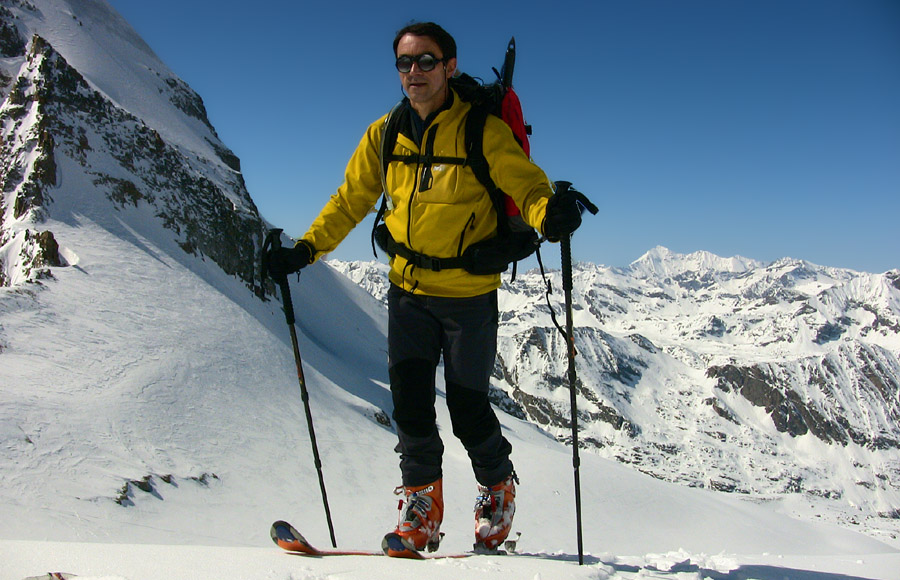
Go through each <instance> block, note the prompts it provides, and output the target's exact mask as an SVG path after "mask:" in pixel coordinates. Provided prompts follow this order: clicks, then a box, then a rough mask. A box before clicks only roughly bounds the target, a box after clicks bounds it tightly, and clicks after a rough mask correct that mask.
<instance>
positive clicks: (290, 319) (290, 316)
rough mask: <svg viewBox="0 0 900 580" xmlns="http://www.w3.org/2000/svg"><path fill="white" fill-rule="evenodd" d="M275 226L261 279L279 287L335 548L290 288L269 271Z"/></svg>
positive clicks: (276, 244) (276, 243) (277, 245)
mask: <svg viewBox="0 0 900 580" xmlns="http://www.w3.org/2000/svg"><path fill="white" fill-rule="evenodd" d="M282 231H283V230H281V229H278V228H275V229H271V230H269V234H268V235H267V236H266V241H265V242H264V243H263V248H262V260H261V262H262V272H261V273H262V279H263V281H265V279H266V278H268V277H271V278H272V280H273V281H274V282H275V283H277V284H278V287H279V288H280V289H281V300H282V302H283V304H284V318H285V320H286V321H287V324H288V328H289V329H290V331H291V345H292V346H293V347H294V362H296V363H297V379H298V380H299V381H300V398H301V399H302V400H303V407H304V409H305V410H306V425H307V427H308V428H309V442H310V443H311V444H312V452H313V459H314V461H315V464H316V472H317V473H318V474H319V488H320V489H321V490H322V503H323V504H324V505H325V517H326V518H327V519H328V532H329V533H330V534H331V545H332V547H334V548H337V541H336V540H335V539H334V524H333V523H332V521H331V509H329V507H328V494H327V493H326V492H325V477H324V476H323V474H322V460H321V459H320V458H319V446H318V445H317V444H316V430H315V428H314V427H313V418H312V411H311V410H310V408H309V391H308V390H307V389H306V379H305V378H304V376H303V361H301V360H300V347H299V346H298V344H297V329H296V328H294V322H295V321H296V319H295V318H294V302H293V300H291V288H290V286H289V285H288V279H287V275H281V276H277V277H276V276H272V275H271V273H270V272H269V252H270V251H274V250H280V249H281V232H282Z"/></svg>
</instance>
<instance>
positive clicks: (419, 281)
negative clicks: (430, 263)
mask: <svg viewBox="0 0 900 580" xmlns="http://www.w3.org/2000/svg"><path fill="white" fill-rule="evenodd" d="M470 108H471V105H470V104H469V103H467V102H465V101H463V100H462V99H460V98H459V97H458V96H456V95H455V94H454V96H453V102H452V104H451V106H450V107H449V108H447V109H444V110H442V111H440V112H439V113H438V114H437V116H436V117H435V118H434V120H432V122H431V124H430V125H428V127H427V128H426V129H425V136H423V138H422V142H423V144H424V143H425V142H426V141H428V140H430V133H431V132H432V131H434V132H435V133H434V141H433V154H434V155H435V156H441V157H463V158H464V157H465V156H466V154H465V119H466V115H467V114H468V112H469V109H470ZM386 118H387V115H385V116H384V117H382V118H380V119H379V120H377V121H375V122H374V123H372V124H371V125H370V126H369V128H368V130H367V131H366V134H365V135H364V136H363V138H362V140H361V141H360V143H359V145H358V146H357V148H356V151H355V152H354V153H353V156H352V157H351V158H350V161H349V163H348V164H347V170H346V173H345V178H344V183H343V184H342V185H341V186H340V187H339V188H338V190H337V192H336V193H335V194H334V195H333V196H331V199H330V200H329V201H328V203H327V204H326V205H325V207H324V208H322V211H321V212H320V213H319V216H318V217H317V218H316V219H315V220H314V221H313V223H312V225H311V226H310V228H309V231H307V232H306V234H305V235H304V236H303V238H302V240H303V241H305V242H307V243H309V244H310V245H311V246H312V247H313V248H314V249H315V253H314V256H313V258H314V259H318V258H319V257H321V256H322V255H324V254H327V253H328V252H331V251H333V250H334V249H335V248H336V247H337V246H338V244H339V243H340V242H341V241H342V240H343V239H344V238H345V237H346V236H347V234H349V233H350V230H351V229H353V227H355V226H356V225H357V224H358V223H359V222H361V221H362V220H363V219H364V218H365V217H366V215H367V214H368V213H370V212H371V211H372V210H373V208H374V207H375V204H376V203H377V202H378V200H379V198H380V196H381V193H382V189H383V188H382V181H381V162H380V160H379V154H380V151H381V137H382V132H383V131H382V129H383V127H384V124H385V120H386ZM483 142H484V155H485V158H486V159H487V161H488V166H489V167H490V173H491V178H492V179H493V180H494V182H495V183H496V184H497V186H498V187H499V188H500V189H502V190H503V191H504V192H506V193H507V194H508V195H509V196H510V197H512V198H513V200H514V201H515V202H516V205H517V206H518V207H519V208H520V210H521V212H522V217H523V218H524V219H525V221H526V222H527V223H528V224H529V225H531V226H532V227H534V228H535V229H538V230H540V228H541V225H542V223H543V219H544V214H545V211H546V206H547V200H548V199H549V198H550V196H551V195H552V194H553V189H552V186H551V185H550V181H549V180H548V179H547V176H546V175H545V174H544V172H543V171H542V170H541V169H540V168H539V167H538V166H537V165H535V164H534V163H532V162H531V160H530V159H528V157H527V156H526V155H525V152H524V151H523V150H522V148H521V147H520V146H519V144H518V143H517V142H516V140H515V138H514V137H513V134H512V131H511V130H510V128H509V127H508V126H507V125H506V123H504V122H503V121H502V120H501V119H499V118H497V117H494V116H493V115H488V118H487V122H486V124H485V129H484V141H483ZM419 152H420V151H419V147H418V146H416V144H415V143H414V142H413V141H412V140H411V139H409V138H408V137H406V136H405V135H403V134H402V133H401V134H400V135H398V137H397V144H396V146H395V148H394V153H395V154H397V155H408V154H418V153H419ZM430 173H431V175H432V176H433V177H432V179H431V180H430V181H431V183H430V187H428V185H429V184H425V185H423V183H422V181H423V174H425V168H424V167H422V166H421V165H420V166H418V167H417V166H415V165H411V164H406V163H401V162H392V163H391V164H390V166H389V168H388V171H387V175H386V184H387V189H388V192H389V193H390V202H391V203H390V204H389V209H388V211H387V212H386V213H385V217H384V222H385V224H386V225H387V227H388V230H389V231H390V232H391V235H392V236H393V238H394V240H396V241H397V242H399V243H401V244H403V245H404V246H406V247H407V248H409V249H411V250H413V251H415V252H418V253H421V254H426V255H428V256H433V257H437V258H450V257H455V256H459V255H461V254H462V252H463V251H465V249H466V248H467V247H469V245H471V244H473V243H475V242H479V241H482V240H484V239H487V238H490V237H493V236H494V235H495V234H496V230H497V217H496V214H495V213H494V207H493V205H492V203H491V199H490V195H489V194H488V193H487V190H485V188H484V186H482V185H481V183H480V182H479V181H478V179H477V178H476V177H475V174H474V173H473V172H472V170H471V169H470V168H468V167H464V166H462V165H456V164H446V165H433V166H431V172H430ZM389 277H390V280H391V282H392V283H394V284H396V285H398V286H400V287H402V288H403V289H405V290H407V291H409V292H413V293H416V294H425V295H430V296H448V297H466V296H478V295H480V294H484V293H486V292H490V291H491V290H494V289H495V288H497V287H499V286H500V275H499V274H490V275H474V274H470V273H468V272H466V271H465V270H463V269H461V268H453V269H444V270H441V271H439V272H435V271H433V270H428V269H425V268H417V267H415V266H414V265H412V264H408V263H407V261H406V260H405V259H404V258H402V257H400V256H396V257H394V258H392V259H391V271H390V275H389Z"/></svg>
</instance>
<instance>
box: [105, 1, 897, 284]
mask: <svg viewBox="0 0 900 580" xmlns="http://www.w3.org/2000/svg"><path fill="white" fill-rule="evenodd" d="M110 3H111V4H112V5H113V6H114V7H115V8H116V9H117V10H118V11H119V12H120V13H121V14H122V15H123V16H124V17H125V18H126V19H127V20H128V21H129V22H130V23H131V25H132V26H133V27H134V28H135V29H136V30H137V31H138V33H139V34H140V35H141V36H142V37H143V38H144V39H145V40H146V41H147V43H148V44H149V45H150V46H151V47H152V48H153V50H154V51H155V52H156V53H157V54H158V55H159V56H160V58H161V59H162V60H163V61H164V62H165V63H166V64H167V65H168V66H169V67H170V68H172V70H174V71H175V73H176V74H178V75H179V76H180V77H181V78H183V79H184V80H185V81H187V82H188V84H190V85H191V86H192V87H193V88H194V89H195V90H196V91H197V92H198V93H199V94H200V96H201V97H202V98H203V100H204V102H205V104H206V107H207V110H208V113H209V117H210V120H211V122H212V124H213V125H214V126H215V127H216V129H217V131H218V133H219V136H220V137H221V138H222V139H223V141H224V142H225V143H226V144H227V145H228V146H229V147H231V149H233V150H234V152H235V153H236V154H237V155H238V156H239V157H240V158H241V160H242V164H243V165H242V167H243V170H244V175H245V179H246V181H247V185H248V188H249V190H250V194H251V195H252V197H253V199H254V201H255V202H256V204H257V205H258V207H259V209H260V212H261V213H262V214H263V216H264V217H265V218H266V219H268V220H269V221H271V222H272V223H274V224H275V225H276V226H278V227H282V228H284V229H285V231H286V232H288V233H290V234H292V235H301V234H302V233H303V232H305V231H306V228H307V227H308V226H309V224H310V222H311V221H312V220H313V218H314V217H315V216H316V214H317V213H318V211H319V209H320V208H321V206H322V205H323V204H324V203H325V201H326V200H327V198H328V196H330V195H331V194H332V193H333V192H334V190H335V189H336V188H337V186H338V185H340V183H341V181H342V178H343V172H344V167H345V164H346V162H347V159H348V158H349V156H350V154H351V153H352V151H353V149H354V148H355V147H356V145H357V143H358V142H359V139H360V137H361V136H362V134H363V131H364V130H365V128H366V126H367V125H368V124H369V123H370V122H371V121H373V120H375V119H376V118H377V117H379V116H380V115H382V114H383V113H385V112H386V111H387V110H388V109H389V108H390V107H391V105H393V104H394V103H395V102H396V101H397V100H398V99H399V98H400V97H401V92H400V85H399V81H398V77H397V73H396V70H395V69H394V68H393V57H392V54H391V41H392V40H393V34H394V32H395V31H396V30H397V29H399V28H400V27H402V26H403V25H404V24H406V23H407V22H409V21H410V20H434V21H436V22H439V23H441V24H442V26H444V27H445V28H446V29H447V30H448V31H449V32H450V33H451V34H453V35H454V36H455V37H456V40H457V43H458V44H459V65H460V68H461V69H462V70H465V71H467V72H470V73H471V74H474V75H475V76H481V77H483V78H490V75H491V74H492V73H491V67H494V66H496V67H499V65H500V63H501V60H502V56H503V51H504V49H505V47H506V43H507V41H508V39H509V37H510V36H513V35H515V37H516V41H517V45H518V53H519V57H518V62H517V66H516V78H515V86H516V89H517V91H518V93H519V95H520V97H521V99H522V101H523V108H524V112H525V117H526V120H527V121H528V122H529V123H531V124H532V125H533V126H534V135H533V137H532V157H533V158H534V160H535V161H536V162H537V163H538V164H539V165H541V167H543V168H544V169H545V171H546V172H547V173H548V175H549V176H550V178H551V179H554V180H556V179H566V180H569V181H572V182H573V183H574V184H575V186H576V187H578V188H579V189H580V190H582V191H583V192H585V193H587V194H588V195H589V197H591V199H592V200H593V201H594V202H595V203H596V204H597V205H598V206H599V207H600V210H601V212H600V214H599V215H598V216H596V217H589V218H586V219H585V222H584V225H583V226H582V229H581V230H579V231H578V233H577V234H576V237H575V240H574V242H573V252H574V256H575V259H576V260H586V261H592V262H596V263H600V264H606V265H611V266H625V265H627V264H628V263H630V262H631V261H633V260H635V259H637V258H638V257H640V256H641V255H642V254H643V253H644V252H646V251H647V250H649V249H651V248H652V247H654V246H656V245H662V246H666V247H668V248H670V249H671V250H673V251H676V252H681V253H689V252H693V251H696V250H708V251H710V252H713V253H716V254H719V255H721V256H732V255H742V256H745V257H748V258H754V259H758V260H764V261H770V260H775V259H778V258H781V257H785V256H789V257H793V258H801V259H805V260H809V261H811V262H814V263H817V264H821V265H826V266H837V267H846V268H852V269H855V270H862V271H869V272H883V271H885V270H888V269H892V268H898V267H900V236H898V234H897V230H898V222H900V2H898V1H896V0H681V1H676V0H594V1H585V0H581V1H578V2H571V1H569V0H559V1H552V2H550V1H547V2H535V1H531V0H527V1H522V0H517V1H511V2H485V1H481V2H473V1H470V0H458V1H456V2H452V3H446V2H440V3H439V2H433V3H424V2H419V3H405V4H406V5H405V6H404V7H403V8H398V7H397V5H396V4H393V5H392V3H382V2H371V1H365V2H363V1H341V0H336V1H332V2H328V3H310V2H297V1H293V0H283V1H272V0H269V1H266V0H259V1H257V2H255V3H248V2H246V1H241V2H238V1H236V0H217V1H207V0H192V1H188V2H185V1H184V0H181V1H178V2H176V1H174V0H154V1H153V2H147V1H146V0H110ZM370 230H371V219H370V220H367V221H365V222H363V223H362V224H361V225H360V226H359V227H358V228H357V230H356V231H355V232H354V233H353V234H351V236H350V237H349V238H348V239H347V240H346V241H345V243H344V244H343V245H342V247H341V248H340V249H339V250H338V251H337V252H335V253H334V254H333V257H336V258H342V259H369V258H371V256H372V254H371V249H370V248H369V245H368V244H369V241H368V239H369V232H370ZM556 253H557V252H555V248H552V247H551V249H549V250H548V251H546V252H545V254H547V255H548V256H550V259H549V260H548V261H550V262H551V264H552V263H553V258H552V256H553V255H554V254H556ZM557 259H558V258H557Z"/></svg>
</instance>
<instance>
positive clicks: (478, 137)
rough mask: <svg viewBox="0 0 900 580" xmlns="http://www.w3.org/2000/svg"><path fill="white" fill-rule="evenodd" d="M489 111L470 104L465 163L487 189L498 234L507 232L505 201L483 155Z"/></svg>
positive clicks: (467, 120)
mask: <svg viewBox="0 0 900 580" xmlns="http://www.w3.org/2000/svg"><path fill="white" fill-rule="evenodd" d="M489 114H490V112H489V111H488V110H487V108H486V107H484V106H478V105H472V108H471V109H470V110H469V114H468V116H467V117H466V165H468V166H469V167H471V168H472V173H474V174H475V177H476V178H477V179H478V181H479V182H480V183H481V185H483V186H484V188H485V189H486V190H487V192H488V195H490V197H491V202H492V203H493V204H494V211H495V212H496V214H497V231H498V233H499V234H500V235H506V234H508V233H509V223H508V220H507V219H506V202H505V201H504V199H503V198H504V194H503V191H502V190H501V189H500V188H499V187H497V184H496V183H494V180H493V179H491V171H490V167H489V166H488V162H487V158H486V157H485V156H484V126H485V124H486V123H487V116H488V115H489Z"/></svg>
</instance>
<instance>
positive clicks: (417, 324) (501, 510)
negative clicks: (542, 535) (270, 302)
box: [269, 23, 581, 555]
mask: <svg viewBox="0 0 900 580" xmlns="http://www.w3.org/2000/svg"><path fill="white" fill-rule="evenodd" d="M394 56H395V58H396V67H397V70H398V72H399V75H400V83H401V85H402V87H403V90H404V91H405V93H406V95H407V98H406V99H404V101H403V103H402V104H401V106H400V109H399V110H398V112H397V113H396V114H398V115H400V126H399V127H400V128H399V135H398V136H397V142H396V145H395V146H394V153H395V154H397V155H399V156H410V155H412V156H419V155H421V157H415V159H417V161H415V162H410V161H409V160H408V158H407V160H405V161H403V160H401V161H391V162H390V164H389V165H388V169H387V171H386V174H385V175H384V176H382V161H381V159H380V151H381V140H382V133H383V127H384V125H385V119H386V117H382V118H381V119H379V120H378V121H376V122H374V123H373V124H372V125H370V126H369V128H368V130H367V131H366V134H365V135H364V136H363V138H362V140H361V141H360V144H359V146H358V147H357V149H356V151H355V152H354V154H353V156H352V157H351V159H350V161H349V163H348V165H347V170H346V175H345V181H344V183H343V185H341V187H340V188H338V190H337V193H336V194H335V195H333V196H332V197H331V199H330V200H329V201H328V203H327V204H326V205H325V207H324V208H323V209H322V211H321V212H320V214H319V216H318V217H317V218H316V219H315V220H314V221H313V223H312V226H311V227H310V229H309V231H307V233H306V234H305V235H304V236H303V237H302V238H301V239H300V240H299V241H298V242H297V244H296V245H295V246H294V247H293V248H284V249H282V250H278V251H275V252H273V254H272V255H271V256H270V257H269V264H270V270H271V271H272V273H273V274H274V275H286V274H288V273H291V272H295V271H297V270H299V269H300V268H303V267H304V266H306V265H308V264H310V263H312V262H314V261H315V260H316V259H318V258H319V257H321V256H322V255H324V254H327V253H328V252H331V251H332V250H334V249H335V248H336V247H337V245H338V244H339V243H340V242H341V241H342V240H343V239H344V237H345V236H346V235H347V234H348V233H349V232H350V230H351V229H352V228H353V227H354V226H356V225H357V224H358V223H359V222H360V221H362V220H363V218H364V217H365V216H366V215H367V214H368V213H369V212H370V211H371V210H372V209H373V207H374V206H375V204H376V203H377V202H378V200H379V198H380V196H381V194H382V191H384V192H385V194H386V195H387V197H388V200H389V204H388V208H389V209H388V210H387V211H386V213H385V215H384V222H385V226H386V227H387V229H388V231H389V232H390V235H391V237H392V238H393V240H394V241H395V242H396V243H399V244H402V245H403V246H404V247H405V248H407V249H409V250H410V251H412V252H413V253H415V254H416V255H423V256H430V257H435V258H438V259H440V258H452V257H457V256H460V255H461V254H462V253H463V252H464V251H465V249H466V248H467V247H469V246H470V245H471V244H473V243H475V242H479V241H482V240H485V239H488V238H491V237H493V236H495V235H496V230H497V217H496V214H495V213H494V209H493V207H494V206H493V205H492V201H491V199H490V196H489V195H488V193H487V191H486V189H485V188H484V186H482V185H481V183H480V182H479V181H478V179H477V178H476V177H475V175H474V173H473V172H472V170H471V169H470V168H469V167H466V166H464V165H462V164H440V163H438V162H436V161H435V158H436V157H443V158H452V157H457V158H460V157H461V158H464V157H465V156H466V153H465V143H464V140H465V138H464V133H465V131H464V127H465V119H466V115H467V114H468V112H469V110H470V108H471V105H470V104H469V103H467V102H464V101H463V100H462V99H460V98H459V96H458V95H456V93H455V92H454V90H453V89H452V88H451V87H450V84H449V80H450V78H451V77H453V75H454V74H455V73H456V67H457V60H456V42H455V41H454V40H453V37H452V36H450V35H449V34H448V33H447V32H446V31H445V30H444V29H443V28H441V27H440V26H438V25H437V24H434V23H416V24H411V25H409V26H407V27H405V28H403V29H402V30H400V31H399V32H398V33H397V35H396V37H395V39H394ZM483 144H484V145H483V149H484V155H485V157H486V159H487V161H488V166H489V168H490V174H491V177H492V178H493V179H494V181H495V182H496V184H497V185H498V186H499V187H500V188H501V189H502V190H503V191H504V192H506V193H507V194H508V195H510V196H511V197H512V198H513V200H514V201H515V202H516V205H517V206H518V207H519V208H520V210H521V213H522V216H523V218H524V219H525V221H526V222H527V223H528V224H529V225H531V226H532V227H534V228H536V229H538V230H540V231H542V232H543V233H544V235H545V236H547V237H548V238H549V239H551V240H558V239H560V238H562V237H563V236H567V235H569V234H571V233H572V232H573V231H574V230H575V229H576V228H577V227H578V225H579V224H580V223H581V213H580V210H579V207H578V205H577V203H576V201H575V199H574V198H573V197H572V196H571V195H568V196H567V195H560V196H555V197H554V195H553V187H552V186H551V184H550V182H549V180H548V179H547V177H546V175H544V173H543V171H541V169H540V168H538V167H537V166H536V165H535V164H533V163H532V162H531V161H530V160H529V159H528V157H527V156H526V155H525V153H524V152H523V150H522V148H521V147H520V146H519V144H518V143H517V142H516V141H515V138H514V137H513V134H512V131H511V130H510V129H509V127H508V126H507V125H506V124H505V123H504V122H503V121H502V120H501V119H499V118H496V117H493V116H488V119H487V122H486V124H485V127H484V138H483ZM417 263H418V264H420V265H419V266H417V265H416V264H417ZM389 278H390V282H391V287H390V290H389V293H388V308H389V315H388V358H389V363H388V364H389V375H390V382H391V393H392V397H393V402H394V413H393V419H394V421H395V423H396V426H397V432H398V438H399V443H398V445H397V451H399V453H400V469H401V474H402V482H403V485H402V486H401V487H399V488H398V493H402V494H403V496H404V502H403V503H402V504H401V509H400V517H399V522H398V524H397V527H396V529H395V530H394V532H393V534H389V536H393V537H394V538H399V539H400V540H401V541H402V544H403V545H404V546H405V547H406V548H408V549H411V550H417V551H418V550H422V549H424V548H426V547H428V548H429V549H436V547H437V544H438V542H439V541H440V526H441V520H442V517H443V510H444V501H443V494H442V477H443V473H442V469H441V458H442V454H443V450H444V447H443V443H442V441H441V438H440V436H439V434H438V430H437V426H436V423H435V420H436V413H435V408H434V405H435V372H436V369H437V366H438V362H439V360H440V359H441V357H442V356H443V361H444V377H445V382H446V399H447V407H448V409H449V411H450V417H451V422H452V427H453V434H454V435H455V436H456V437H458V438H459V439H460V440H461V442H462V443H463V445H464V447H465V448H466V450H467V452H468V455H469V457H470V459H471V462H472V468H473V471H474V473H475V478H476V480H477V482H478V489H479V500H478V502H477V505H476V510H475V544H476V548H484V549H488V550H492V549H495V548H496V547H497V546H498V545H500V544H501V543H502V542H503V540H504V539H506V537H507V535H508V534H509V530H510V527H511V525H512V518H513V514H514V513H515V495H516V488H515V484H516V483H517V481H518V480H517V478H516V475H515V472H514V471H513V464H512V462H511V460H510V453H511V451H512V447H511V446H510V444H509V442H508V441H507V440H506V439H505V438H504V437H503V434H502V432H501V430H500V423H499V421H498V420H497V417H496V416H495V414H494V411H493V409H492V407H491V405H490V402H489V401H488V389H489V384H490V383H489V380H490V375H491V372H492V370H493V367H494V358H495V356H496V350H497V326H498V313H497V288H498V287H499V286H500V275H499V274H489V275H475V274H471V273H469V272H467V271H466V270H465V269H463V268H441V267H440V266H439V265H438V266H435V267H434V268H428V267H423V266H421V262H416V261H410V260H408V259H407V258H404V257H402V256H401V255H399V254H397V255H394V257H393V258H392V259H391V271H390V275H389ZM394 545H395V544H394ZM384 548H385V552H387V553H388V554H389V555H398V554H395V553H394V552H396V550H394V549H393V547H392V546H391V545H388V542H387V538H386V543H385V546H384Z"/></svg>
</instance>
